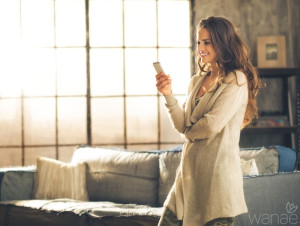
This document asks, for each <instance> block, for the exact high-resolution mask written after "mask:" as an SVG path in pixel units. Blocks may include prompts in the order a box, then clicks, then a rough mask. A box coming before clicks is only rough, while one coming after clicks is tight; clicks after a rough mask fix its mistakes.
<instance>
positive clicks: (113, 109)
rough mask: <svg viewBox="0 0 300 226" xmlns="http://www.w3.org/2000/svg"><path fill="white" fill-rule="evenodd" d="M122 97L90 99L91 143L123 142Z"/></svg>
mask: <svg viewBox="0 0 300 226" xmlns="http://www.w3.org/2000/svg"><path fill="white" fill-rule="evenodd" d="M123 109H124V104H123V98H93V99H92V143H93V144H105V143H117V144H120V143H124V110H123Z"/></svg>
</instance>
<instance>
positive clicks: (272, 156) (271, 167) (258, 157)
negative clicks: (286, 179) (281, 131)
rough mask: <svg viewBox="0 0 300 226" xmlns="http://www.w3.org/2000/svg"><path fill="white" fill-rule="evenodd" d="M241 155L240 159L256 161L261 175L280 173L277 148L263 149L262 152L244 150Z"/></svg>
mask: <svg viewBox="0 0 300 226" xmlns="http://www.w3.org/2000/svg"><path fill="white" fill-rule="evenodd" d="M239 154H240V158H241V159H245V160H246V161H247V160H250V159H255V163H256V165H257V168H258V171H259V173H260V174H266V173H276V172H278V166H279V153H278V150H277V149H276V148H266V147H262V148H261V149H260V150H242V151H240V152H239Z"/></svg>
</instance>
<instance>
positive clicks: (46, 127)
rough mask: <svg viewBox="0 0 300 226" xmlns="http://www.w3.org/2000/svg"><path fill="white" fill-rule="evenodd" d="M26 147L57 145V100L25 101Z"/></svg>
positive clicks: (32, 99) (35, 99) (34, 99)
mask: <svg viewBox="0 0 300 226" xmlns="http://www.w3.org/2000/svg"><path fill="white" fill-rule="evenodd" d="M24 127H25V128H24V133H25V145H43V144H55V99H54V98H30V99H25V100H24Z"/></svg>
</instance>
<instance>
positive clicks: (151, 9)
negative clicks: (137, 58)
mask: <svg viewBox="0 0 300 226" xmlns="http://www.w3.org/2000/svg"><path fill="white" fill-rule="evenodd" d="M124 13H125V19H124V26H125V45H126V46H156V42H157V41H156V1H154V0H153V1H152V0H149V1H141V0H126V1H125V2H124Z"/></svg>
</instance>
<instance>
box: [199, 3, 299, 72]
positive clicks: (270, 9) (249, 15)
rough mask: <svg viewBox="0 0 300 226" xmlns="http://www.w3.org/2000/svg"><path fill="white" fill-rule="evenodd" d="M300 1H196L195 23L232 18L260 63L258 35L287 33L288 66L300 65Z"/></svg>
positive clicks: (255, 62)
mask: <svg viewBox="0 0 300 226" xmlns="http://www.w3.org/2000/svg"><path fill="white" fill-rule="evenodd" d="M299 12H300V1H299V0H251V1H249V0H211V1H204V0H194V1H193V26H194V27H196V26H197V24H198V23H199V21H200V20H201V19H203V18H206V17H208V16H223V17H226V18H228V19H229V20H230V21H231V22H232V23H233V24H235V26H236V27H237V28H238V30H239V33H240V35H241V37H242V39H243V40H244V41H245V43H246V44H247V45H248V47H249V48H250V50H251V55H252V59H253V64H254V65H257V58H256V52H257V51H256V44H257V42H256V38H257V37H258V36H269V35H285V36H286V49H287V66H288V67H296V66H298V67H299V66H300V62H299V59H300V44H299V42H297V40H300V33H299V30H300V15H299Z"/></svg>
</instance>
